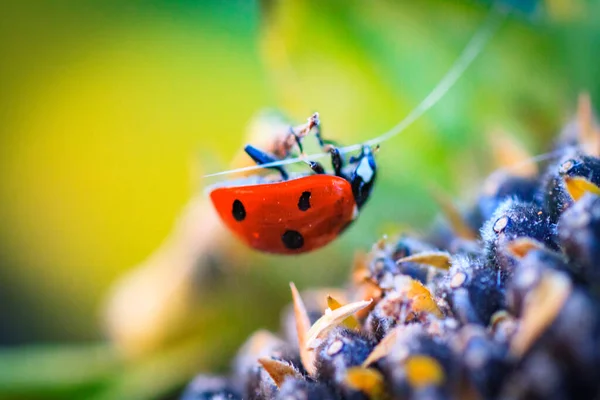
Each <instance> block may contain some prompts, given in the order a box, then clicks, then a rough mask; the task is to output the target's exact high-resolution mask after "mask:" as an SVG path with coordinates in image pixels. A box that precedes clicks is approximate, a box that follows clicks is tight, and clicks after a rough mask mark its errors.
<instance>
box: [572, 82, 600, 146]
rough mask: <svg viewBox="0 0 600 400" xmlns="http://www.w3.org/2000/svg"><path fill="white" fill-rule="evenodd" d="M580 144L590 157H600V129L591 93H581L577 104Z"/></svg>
mask: <svg viewBox="0 0 600 400" xmlns="http://www.w3.org/2000/svg"><path fill="white" fill-rule="evenodd" d="M577 123H578V124H579V143H580V144H581V147H582V148H583V150H584V151H585V152H586V153H587V154H588V155H590V156H593V157H600V129H599V128H598V126H597V125H596V123H595V121H594V113H593V112H592V101H591V99H590V95H589V93H581V94H580V95H579V102H578V104H577Z"/></svg>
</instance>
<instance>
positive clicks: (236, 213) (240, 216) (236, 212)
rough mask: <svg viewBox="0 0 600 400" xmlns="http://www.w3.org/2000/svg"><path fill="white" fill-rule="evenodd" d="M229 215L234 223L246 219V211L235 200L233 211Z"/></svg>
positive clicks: (239, 202) (240, 203)
mask: <svg viewBox="0 0 600 400" xmlns="http://www.w3.org/2000/svg"><path fill="white" fill-rule="evenodd" d="M231 213H232V214H233V218H235V220H236V221H243V220H244V219H245V218H246V209H245V208H244V205H243V204H242V202H241V201H239V200H237V199H236V200H235V201H234V202H233V210H232V211H231Z"/></svg>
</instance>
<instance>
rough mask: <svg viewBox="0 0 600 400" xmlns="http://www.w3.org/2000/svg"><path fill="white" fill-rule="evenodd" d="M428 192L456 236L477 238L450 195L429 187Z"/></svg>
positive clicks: (470, 238) (468, 238)
mask: <svg viewBox="0 0 600 400" xmlns="http://www.w3.org/2000/svg"><path fill="white" fill-rule="evenodd" d="M430 192H431V194H432V196H433V198H434V199H435V201H436V203H438V206H439V207H440V209H441V210H442V214H444V217H446V219H447V220H448V223H449V224H450V227H451V228H452V230H453V231H454V233H455V234H456V236H458V237H460V238H462V239H466V240H475V239H477V233H476V232H474V231H473V229H472V228H471V227H470V226H469V225H468V224H467V222H466V221H465V219H464V218H463V216H462V214H461V213H460V211H459V209H458V208H457V207H456V205H455V204H454V202H453V201H452V199H451V198H450V196H448V195H447V194H446V193H444V192H442V191H441V190H439V189H436V188H433V189H431V190H430Z"/></svg>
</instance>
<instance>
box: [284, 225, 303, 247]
mask: <svg viewBox="0 0 600 400" xmlns="http://www.w3.org/2000/svg"><path fill="white" fill-rule="evenodd" d="M281 240H282V241H283V244H284V245H285V247H287V248H288V249H290V250H296V249H299V248H301V247H302V246H304V238H303V237H302V235H301V234H300V232H298V231H291V230H290V231H285V233H284V234H283V235H281Z"/></svg>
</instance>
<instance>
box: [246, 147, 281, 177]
mask: <svg viewBox="0 0 600 400" xmlns="http://www.w3.org/2000/svg"><path fill="white" fill-rule="evenodd" d="M244 151H245V152H246V154H248V155H249V156H250V158H252V159H253V160H254V161H255V162H256V163H257V164H258V165H262V164H269V163H272V162H275V161H280V160H279V159H277V158H276V157H275V156H273V155H271V154H269V153H265V152H264V151H262V150H259V149H257V148H256V147H254V146H252V145H249V144H247V145H246V147H244ZM270 168H272V169H275V170H277V171H279V173H280V174H281V179H283V180H284V181H285V180H287V179H288V178H289V176H288V173H287V172H286V170H285V169H284V168H283V167H282V166H280V165H278V166H275V167H270Z"/></svg>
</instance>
